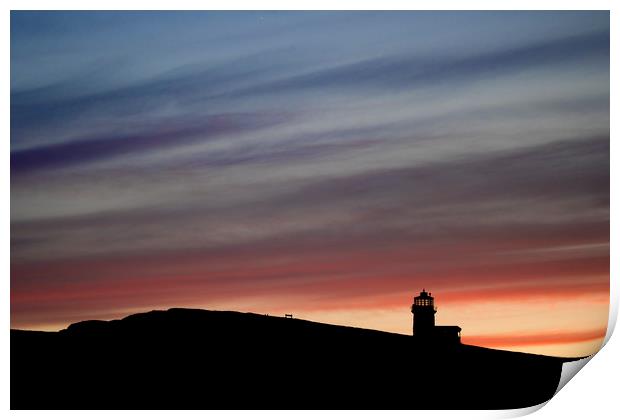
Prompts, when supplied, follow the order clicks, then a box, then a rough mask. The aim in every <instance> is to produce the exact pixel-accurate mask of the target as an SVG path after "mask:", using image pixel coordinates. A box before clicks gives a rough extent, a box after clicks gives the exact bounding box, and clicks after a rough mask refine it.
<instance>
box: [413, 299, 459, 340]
mask: <svg viewBox="0 0 620 420" xmlns="http://www.w3.org/2000/svg"><path fill="white" fill-rule="evenodd" d="M411 313H412V314H413V335H414V336H415V337H417V338H418V339H421V340H422V341H423V342H431V343H432V342H434V343H440V344H460V342H461V327H459V326H456V325H447V326H437V325H435V314H436V313H437V307H436V306H435V298H434V297H433V296H431V294H430V293H429V292H427V291H426V290H425V289H422V292H420V294H419V295H418V296H416V297H414V298H413V305H411Z"/></svg>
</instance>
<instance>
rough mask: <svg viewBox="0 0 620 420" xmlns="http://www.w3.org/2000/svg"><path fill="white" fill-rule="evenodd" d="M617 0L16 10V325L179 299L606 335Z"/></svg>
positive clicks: (510, 335) (501, 335) (549, 347)
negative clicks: (338, 8)
mask: <svg viewBox="0 0 620 420" xmlns="http://www.w3.org/2000/svg"><path fill="white" fill-rule="evenodd" d="M609 30H610V28H609V13H608V12H605V11H603V12H583V11H577V12H566V11H552V12H544V11H543V12H473V11H467V12H464V11H461V12H419V11H418V12H266V11H257V12H11V117H10V120H11V140H10V141H11V327H12V328H22V329H39V330H59V329H62V328H66V326H67V325H69V324H70V323H72V322H77V321H80V320H85V319H116V318H120V317H123V316H126V315H129V314H132V313H135V312H143V311H148V310H153V309H166V308H170V307H192V308H204V309H217V310H235V311H242V312H254V313H264V314H270V315H274V316H282V315H283V314H284V313H292V314H294V316H295V317H297V318H305V319H310V320H314V321H319V322H329V323H334V324H340V325H352V326H358V327H364V328H373V329H379V330H384V331H392V332H398V333H403V334H411V327H412V315H411V313H410V305H411V303H412V300H413V297H414V295H417V294H418V293H419V292H420V290H422V288H425V289H426V290H428V291H430V292H432V294H433V296H435V299H436V305H437V306H438V312H437V324H439V325H459V326H461V328H462V337H463V338H462V340H463V342H464V343H467V344H473V345H480V346H487V347H492V348H500V349H507V350H513V351H523V352H531V353H539V354H550V355H559V356H579V355H586V354H591V353H593V352H595V351H596V350H598V348H599V347H600V345H601V343H602V339H603V337H604V335H605V331H606V327H607V317H608V309H609V187H610V182H609V166H610V163H609V141H610V138H609V123H610V115H609V99H610V96H609V87H610V84H609Z"/></svg>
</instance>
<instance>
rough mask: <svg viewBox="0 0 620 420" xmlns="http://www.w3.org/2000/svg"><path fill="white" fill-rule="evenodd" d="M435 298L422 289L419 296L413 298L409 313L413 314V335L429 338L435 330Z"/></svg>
mask: <svg viewBox="0 0 620 420" xmlns="http://www.w3.org/2000/svg"><path fill="white" fill-rule="evenodd" d="M436 312H437V308H436V307H435V298H433V297H432V296H431V294H430V293H428V292H427V291H426V290H424V289H422V292H421V293H420V295H419V296H416V297H414V298H413V305H412V306H411V313H412V314H413V335H415V336H418V337H420V336H429V335H431V334H432V332H433V329H434V328H435V313H436Z"/></svg>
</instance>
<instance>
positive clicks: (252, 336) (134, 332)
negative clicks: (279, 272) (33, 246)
mask: <svg viewBox="0 0 620 420" xmlns="http://www.w3.org/2000/svg"><path fill="white" fill-rule="evenodd" d="M568 360H569V359H562V358H556V357H548V356H539V355H531V354H525V353H515V352H507V351H499V350H491V349H485V348H481V347H475V346H469V345H462V344H459V345H442V344H434V343H432V342H423V341H420V340H417V339H416V338H415V337H412V336H406V335H401V334H393V333H387V332H381V331H374V330H367V329H361V328H352V327H343V326H336V325H329V324H321V323H316V322H310V321H305V320H300V319H285V318H280V317H273V316H265V315H257V314H251V313H239V312H225V311H207V310H196V309H177V308H175V309H169V310H166V311H152V312H148V313H142V314H135V315H131V316H128V317H126V318H124V319H122V320H114V321H84V322H78V323H76V324H72V325H71V326H69V327H68V328H67V329H66V330H62V331H59V332H54V333H49V332H36V331H20V330H11V408H12V409H41V408H46V409H52V408H64V409H80V408H84V409H134V408H135V409H163V408H166V409H175V408H176V409H268V408H271V409H371V408H373V409H415V408H420V409H422V408H425V409H432V408H441V409H467V408H476V409H503V408H520V407H527V406H531V405H535V404H539V403H541V402H544V401H546V400H548V399H550V398H551V397H552V396H553V394H554V392H555V389H556V387H557V384H558V381H559V379H560V374H561V368H562V363H563V362H565V361H568Z"/></svg>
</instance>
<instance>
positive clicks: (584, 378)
mask: <svg viewBox="0 0 620 420" xmlns="http://www.w3.org/2000/svg"><path fill="white" fill-rule="evenodd" d="M3 4H6V5H8V7H7V9H6V12H5V14H4V15H3V18H2V22H3V24H2V25H1V27H2V28H3V31H2V35H3V38H4V40H3V42H2V43H1V44H0V45H1V48H2V53H3V55H2V56H3V57H4V58H5V60H6V61H7V62H5V65H4V66H3V70H4V72H5V77H4V80H5V82H4V84H3V85H2V94H3V95H2V97H3V98H4V101H3V102H2V121H3V128H4V129H3V132H4V133H5V136H4V139H5V142H4V147H5V148H6V149H5V150H6V152H5V153H3V154H2V168H3V175H4V176H3V177H2V178H1V179H2V180H1V181H0V188H1V189H2V195H3V196H4V197H5V198H6V200H5V203H6V202H8V201H9V200H10V172H9V165H10V144H9V138H10V123H9V102H10V89H9V85H10V75H9V68H10V67H9V63H8V61H9V50H10V13H9V10H28V9H41V10H45V9H52V10H63V9H64V10H70V9H80V10H103V9H118V10H131V9H144V8H148V9H158V10H200V9H212V10H243V9H266V10H269V9H272V10H277V9H285V10H318V9H325V10H328V9H330V10H334V9H336V10H339V9H362V10H386V9H387V10H389V9H397V10H406V9H417V10H484V9H491V10H611V52H612V59H611V74H612V75H615V74H620V73H619V69H618V65H617V54H615V53H614V49H616V50H618V45H620V44H619V43H618V30H616V28H617V27H618V23H619V22H620V19H618V10H620V7H619V6H616V4H619V3H618V2H617V1H615V2H614V1H612V0H590V1H570V0H562V1H560V0H525V1H514V0H510V1H508V0H503V1H497V0H495V1H489V0H487V1H480V0H477V1H463V0H452V1H433V2H419V1H417V2H413V1H395V0H383V1H381V2H378V1H368V0H358V1H351V0H350V1H338V2H335V1H333V0H329V1H327V0H314V1H296V2H290V1H289V2H285V1H274V0H264V1H237V0H230V1H227V2H223V1H218V2H212V1H206V2H205V1H187V0H177V1H175V2H163V1H158V0H153V1H149V2H137V1H128V0H124V1H119V0H108V1H90V2H78V1H66V0H65V1H55V2H50V1H42V0H31V1H28V0H24V1H10V0H9V1H6V2H3ZM614 82H615V79H614V78H613V76H612V80H611V91H612V100H611V115H612V116H613V115H615V114H617V112H616V113H615V112H614V111H616V110H617V108H618V107H617V105H616V104H617V99H616V98H617V97H618V95H617V83H614ZM615 126H616V124H615V122H614V121H613V118H612V123H611V130H612V131H611V138H612V139H614V138H616V137H617V136H616V135H615V133H616V131H617V130H614V128H615ZM618 161H619V159H618V150H617V147H616V146H615V145H614V142H613V141H612V142H611V181H612V183H611V185H612V194H611V213H612V215H617V213H618V208H619V206H618V199H617V188H615V190H616V191H614V186H616V185H618V182H617V181H618V170H616V169H615V168H616V167H615V165H614V163H615V164H617V163H619V162H618ZM614 192H615V193H614ZM0 212H1V220H2V228H3V237H4V241H3V243H2V246H3V251H4V252H3V253H2V255H3V258H2V261H1V264H2V272H3V273H5V274H4V276H3V278H4V284H3V285H4V287H2V288H0V290H1V293H2V299H1V303H0V304H1V305H2V306H3V311H2V317H3V322H4V325H5V326H6V328H5V330H4V331H3V333H2V334H0V337H1V340H2V346H1V347H0V351H2V364H1V365H0V366H1V370H0V376H1V379H0V387H1V397H0V398H1V401H2V405H3V408H4V410H8V409H9V392H10V390H9V378H10V377H9V366H10V365H9V360H10V359H9V334H8V332H9V328H10V301H9V299H10V280H9V279H10V212H9V206H8V205H3V206H0ZM618 233H619V227H618V223H617V222H616V219H615V218H614V217H613V216H612V219H611V241H612V244H613V243H615V242H616V240H617V238H618ZM619 264H620V255H619V253H618V252H617V249H615V248H614V247H612V248H611V268H610V274H611V287H612V289H611V298H612V302H611V311H610V323H609V325H610V328H609V331H608V336H607V340H609V341H608V342H607V344H606V345H605V347H604V348H603V349H602V350H601V351H600V352H599V354H597V355H596V356H595V357H594V358H592V361H591V362H590V363H588V366H587V367H586V368H584V369H583V371H582V372H580V373H579V374H578V375H577V379H574V380H572V381H570V382H569V383H568V384H567V385H566V387H564V388H563V389H562V390H561V391H560V392H559V393H558V394H557V395H556V396H555V397H554V398H552V399H551V400H550V402H549V403H548V404H546V405H545V404H543V405H544V406H545V407H544V409H542V410H539V411H536V413H535V414H533V417H532V418H540V419H555V418H569V419H571V418H584V417H587V418H613V417H614V414H617V412H618V408H617V405H616V402H615V400H616V398H617V396H616V393H617V392H614V388H617V383H618V378H619V376H620V369H619V368H618V366H619V365H620V363H619V362H618V357H617V356H618V350H619V348H620V347H619V345H618V339H617V337H616V338H613V337H612V339H609V337H610V334H611V332H612V330H613V326H614V325H615V323H616V319H617V312H618V302H617V296H618V286H617V281H616V277H617V276H616V274H617V273H618V272H619V271H618V268H619ZM403 386H405V385H404V384H403ZM67 398H71V396H67ZM538 408H540V407H538ZM531 411H532V409H524V410H504V411H466V412H460V411H459V412H456V411H433V412H429V411H415V412H412V411H389V412H368V411H364V412H357V411H345V412H342V411H339V412H308V411H293V412H291V411H261V412H248V411H213V412H208V413H205V412H200V411H184V412H178V413H175V414H174V415H175V416H180V417H184V418H196V419H198V418H200V419H203V418H204V417H205V415H208V416H209V417H214V418H218V419H226V420H228V419H237V418H239V417H250V416H251V417H252V418H253V419H269V420H272V419H276V420H277V419H290V418H295V419H308V420H310V419H312V420H315V419H316V417H317V416H321V417H323V416H326V417H330V418H352V417H355V418H362V419H364V418H367V419H370V418H373V419H374V418H376V417H377V416H381V417H383V416H388V417H390V418H393V419H411V418H412V417H414V416H415V417H417V416H422V417H423V418H456V417H458V418H503V417H514V416H519V415H524V414H527V413H528V412H531ZM10 415H11V416H12V417H15V418H33V417H37V418H39V417H45V418H46V419H47V418H50V419H66V418H69V419H72V418H75V419H81V418H83V417H84V416H88V418H94V419H106V420H107V419H108V418H109V417H110V416H111V415H113V416H115V417H116V416H120V417H122V418H125V417H127V418H129V417H131V418H135V417H136V415H137V416H138V417H140V418H142V417H145V418H146V417H148V418H149V419H151V418H152V419H167V418H168V417H169V416H170V413H167V412H161V411H158V412H151V411H139V412H113V413H110V412H101V411H93V412H87V413H84V412H81V411H55V412H28V411H23V412H18V411H12V412H10Z"/></svg>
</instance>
